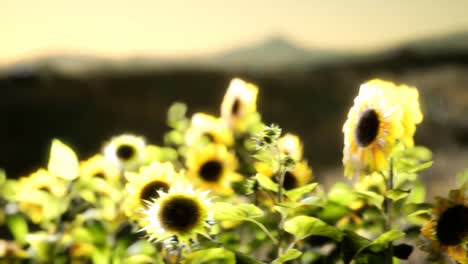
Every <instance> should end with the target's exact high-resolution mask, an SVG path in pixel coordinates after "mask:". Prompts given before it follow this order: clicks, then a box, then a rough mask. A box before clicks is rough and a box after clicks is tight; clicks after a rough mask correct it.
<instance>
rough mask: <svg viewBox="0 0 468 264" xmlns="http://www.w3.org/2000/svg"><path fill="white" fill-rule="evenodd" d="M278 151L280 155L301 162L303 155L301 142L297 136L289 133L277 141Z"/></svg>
mask: <svg viewBox="0 0 468 264" xmlns="http://www.w3.org/2000/svg"><path fill="white" fill-rule="evenodd" d="M278 149H279V151H280V152H281V153H283V154H285V155H288V156H290V157H291V158H293V159H294V160H295V161H298V160H301V159H302V155H303V146H302V142H301V140H300V139H299V137H298V136H296V135H293V134H291V133H287V134H286V135H284V136H282V137H280V138H279V139H278Z"/></svg>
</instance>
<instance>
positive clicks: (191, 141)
mask: <svg viewBox="0 0 468 264" xmlns="http://www.w3.org/2000/svg"><path fill="white" fill-rule="evenodd" d="M203 140H205V141H203ZM233 141H234V139H233V135H232V131H231V130H230V129H229V127H228V126H227V123H226V122H225V121H224V120H223V119H221V118H217V117H214V116H212V115H208V114H204V113H196V114H194V115H193V116H192V120H191V124H190V127H189V129H188V130H187V133H186V134H185V143H186V144H187V145H188V146H194V145H197V144H200V143H203V142H214V143H219V144H224V145H226V146H231V145H232V144H233Z"/></svg>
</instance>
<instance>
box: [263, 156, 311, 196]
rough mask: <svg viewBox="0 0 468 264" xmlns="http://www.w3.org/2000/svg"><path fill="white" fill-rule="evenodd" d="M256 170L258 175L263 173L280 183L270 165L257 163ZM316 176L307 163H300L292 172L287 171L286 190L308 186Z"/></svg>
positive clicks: (285, 178)
mask: <svg viewBox="0 0 468 264" xmlns="http://www.w3.org/2000/svg"><path fill="white" fill-rule="evenodd" d="M255 169H256V170H257V172H258V173H261V174H263V175H265V176H268V177H273V178H272V180H273V181H275V182H278V179H276V177H274V176H275V174H274V172H273V170H272V169H271V167H270V166H268V164H266V163H263V162H256V163H255ZM313 178H314V175H313V174H312V169H311V168H310V167H309V165H308V164H307V162H306V161H304V160H303V161H299V162H297V163H296V165H295V166H294V169H292V170H291V171H286V173H285V174H284V182H283V187H284V189H285V190H291V189H294V188H298V187H301V186H304V185H306V184H308V183H309V182H310V181H311V180H312V179H313Z"/></svg>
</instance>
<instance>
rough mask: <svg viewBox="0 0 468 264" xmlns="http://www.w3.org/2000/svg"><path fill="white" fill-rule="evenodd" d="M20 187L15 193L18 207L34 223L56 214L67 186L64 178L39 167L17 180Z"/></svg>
mask: <svg viewBox="0 0 468 264" xmlns="http://www.w3.org/2000/svg"><path fill="white" fill-rule="evenodd" d="M19 182H20V188H19V190H18V193H17V194H16V195H15V200H16V201H18V203H19V208H20V210H21V211H22V212H24V213H25V214H27V215H28V216H29V217H30V218H31V220H32V221H33V222H34V223H39V222H41V221H42V220H47V219H49V218H52V217H55V216H57V214H58V213H59V210H60V208H57V203H59V202H60V199H62V198H63V197H64V196H65V194H66V192H67V186H66V183H65V181H64V180H62V179H60V178H58V177H56V176H55V175H53V174H51V173H49V172H48V171H47V170H44V169H39V170H38V171H36V172H34V173H32V174H31V175H29V176H28V177H22V178H20V180H19Z"/></svg>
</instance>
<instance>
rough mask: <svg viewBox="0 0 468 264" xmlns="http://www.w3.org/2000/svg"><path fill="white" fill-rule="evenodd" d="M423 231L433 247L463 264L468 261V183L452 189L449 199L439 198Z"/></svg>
mask: <svg viewBox="0 0 468 264" xmlns="http://www.w3.org/2000/svg"><path fill="white" fill-rule="evenodd" d="M421 233H422V235H423V236H424V237H425V238H427V239H429V240H430V241H431V242H432V248H433V249H439V250H440V251H442V252H445V253H447V255H449V256H450V257H451V258H453V259H454V260H456V261H458V262H459V263H461V264H467V263H468V185H464V186H463V187H462V188H461V189H458V190H452V191H450V193H449V199H444V198H441V197H438V198H437V202H436V205H435V207H434V208H433V209H432V217H431V219H430V220H429V221H428V222H427V223H426V224H424V225H423V227H422V228H421Z"/></svg>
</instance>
